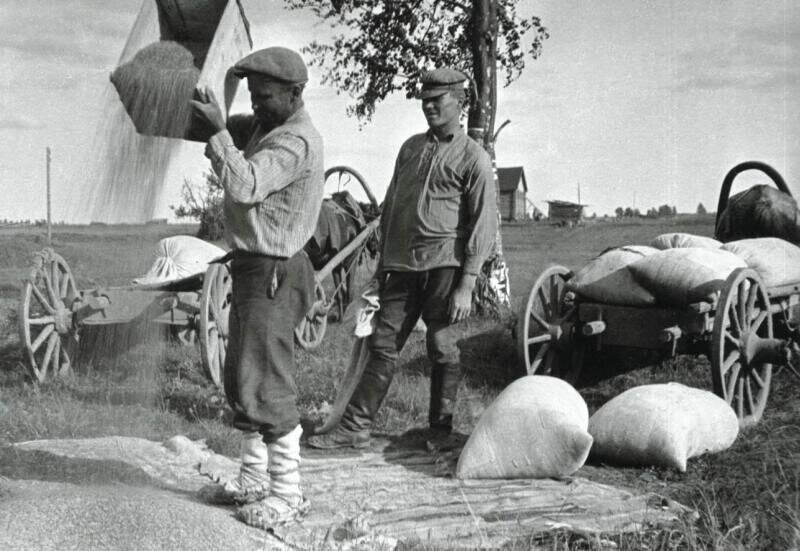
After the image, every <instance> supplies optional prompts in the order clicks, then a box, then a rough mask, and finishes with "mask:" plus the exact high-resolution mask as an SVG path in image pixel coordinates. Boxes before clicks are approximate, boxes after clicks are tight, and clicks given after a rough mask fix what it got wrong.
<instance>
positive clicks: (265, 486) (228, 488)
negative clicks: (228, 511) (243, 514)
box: [198, 431, 270, 505]
mask: <svg viewBox="0 0 800 551" xmlns="http://www.w3.org/2000/svg"><path fill="white" fill-rule="evenodd" d="M240 454H241V460H242V465H241V467H240V468H239V475H238V476H236V477H235V478H233V479H231V480H228V481H227V482H225V483H222V484H208V485H206V486H203V487H202V488H200V491H199V494H198V496H199V498H200V499H201V500H202V501H205V502H206V503H212V504H215V505H234V504H238V505H241V504H243V503H251V502H253V501H258V500H260V499H264V498H265V497H267V495H269V486H270V478H269V472H268V466H269V452H268V449H267V445H266V444H265V443H264V439H263V437H262V436H261V434H260V433H258V432H255V431H247V432H244V433H243V434H242V443H241V449H240Z"/></svg>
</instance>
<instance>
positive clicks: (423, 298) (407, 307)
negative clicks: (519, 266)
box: [341, 267, 461, 431]
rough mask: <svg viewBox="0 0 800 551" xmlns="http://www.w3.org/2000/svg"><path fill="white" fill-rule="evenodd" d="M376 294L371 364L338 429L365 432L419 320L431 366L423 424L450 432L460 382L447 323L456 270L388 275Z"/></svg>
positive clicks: (453, 339) (451, 329)
mask: <svg viewBox="0 0 800 551" xmlns="http://www.w3.org/2000/svg"><path fill="white" fill-rule="evenodd" d="M384 277H385V278H386V279H385V281H384V282H383V285H382V287H381V290H380V293H379V300H380V310H378V312H377V313H376V315H375V329H374V331H373V333H372V335H370V337H369V348H370V355H371V358H370V360H369V363H368V364H367V366H366V367H365V368H364V374H363V376H362V377H361V381H360V382H359V384H358V386H357V387H356V389H355V391H354V392H353V396H352V398H351V399H350V402H349V404H348V406H347V408H346V409H345V412H344V414H343V416H342V421H341V423H342V426H343V427H344V428H345V429H347V430H351V431H362V430H366V429H368V428H369V427H370V425H371V424H372V421H373V419H374V418H375V414H376V413H377V411H378V408H379V407H380V405H381V403H382V402H383V399H384V398H385V397H386V393H387V392H388V390H389V385H390V384H391V382H392V378H393V376H394V370H395V364H396V363H397V357H398V356H399V354H400V351H401V350H402V349H403V346H404V345H405V343H406V340H407V339H408V336H409V334H410V333H411V331H412V330H413V329H414V326H415V325H416V323H417V320H418V319H419V318H420V316H422V319H423V321H424V322H425V324H426V325H427V326H428V329H427V335H426V345H427V352H428V358H429V359H430V361H431V364H432V365H431V397H430V408H429V410H428V422H429V425H430V426H431V427H432V428H440V429H445V430H450V429H451V428H452V422H453V410H454V408H455V401H456V395H457V392H458V386H459V384H460V382H461V365H460V357H459V350H458V347H457V346H456V340H457V337H458V335H457V333H456V330H455V328H454V327H453V326H452V325H450V322H449V305H450V295H451V294H452V293H453V291H454V290H455V288H456V285H457V284H458V281H459V278H460V277H461V269H460V268H455V267H446V268H436V269H433V270H428V271H423V272H388V273H387V274H385V276H384Z"/></svg>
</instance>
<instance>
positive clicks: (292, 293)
mask: <svg viewBox="0 0 800 551" xmlns="http://www.w3.org/2000/svg"><path fill="white" fill-rule="evenodd" d="M231 275H232V278H233V297H232V303H231V309H230V317H229V338H228V350H227V355H226V357H225V373H224V382H225V394H226V395H227V398H228V403H229V404H230V406H231V408H232V409H233V411H234V419H233V425H234V426H235V427H236V428H238V429H241V430H245V431H257V432H260V433H261V434H262V435H263V436H264V441H265V442H266V443H268V444H269V443H272V442H274V441H276V440H277V439H278V438H280V437H281V436H284V435H286V434H288V433H289V432H291V431H292V430H293V429H294V428H295V427H296V426H297V425H298V424H299V422H300V415H299V413H298V411H297V406H296V404H295V400H296V397H297V388H296V386H295V382H294V373H295V362H294V328H295V327H296V326H297V324H298V323H299V322H300V320H301V319H302V317H303V316H304V315H305V313H306V312H307V311H308V310H309V308H310V306H311V302H312V297H313V296H314V295H313V293H314V268H313V267H312V266H311V262H310V261H309V260H308V256H306V254H305V253H304V252H302V251H301V252H299V253H297V254H296V255H294V256H293V257H291V258H288V259H283V258H277V257H269V256H261V255H254V254H249V253H238V254H234V257H233V261H232V264H231Z"/></svg>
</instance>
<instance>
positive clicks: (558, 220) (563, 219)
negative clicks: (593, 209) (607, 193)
mask: <svg viewBox="0 0 800 551" xmlns="http://www.w3.org/2000/svg"><path fill="white" fill-rule="evenodd" d="M547 205H548V209H547V218H548V219H549V220H550V223H551V224H555V225H557V226H575V225H577V224H580V223H581V221H582V220H583V207H585V206H586V205H581V204H579V203H570V202H569V201H548V202H547Z"/></svg>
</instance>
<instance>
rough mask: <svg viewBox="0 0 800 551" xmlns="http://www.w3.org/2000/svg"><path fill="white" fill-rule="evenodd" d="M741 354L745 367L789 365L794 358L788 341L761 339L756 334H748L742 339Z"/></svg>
mask: <svg viewBox="0 0 800 551" xmlns="http://www.w3.org/2000/svg"><path fill="white" fill-rule="evenodd" d="M739 352H740V353H741V355H742V361H743V362H744V364H745V365H757V364H762V363H771V364H778V365H787V364H789V360H790V359H791V357H792V346H791V343H790V342H789V341H788V340H784V339H774V338H761V337H759V336H758V335H756V334H755V333H747V334H745V335H744V336H743V337H742V342H741V345H740V347H739Z"/></svg>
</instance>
